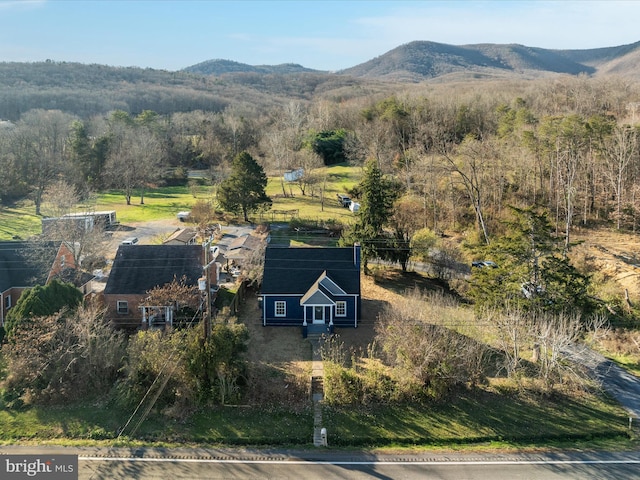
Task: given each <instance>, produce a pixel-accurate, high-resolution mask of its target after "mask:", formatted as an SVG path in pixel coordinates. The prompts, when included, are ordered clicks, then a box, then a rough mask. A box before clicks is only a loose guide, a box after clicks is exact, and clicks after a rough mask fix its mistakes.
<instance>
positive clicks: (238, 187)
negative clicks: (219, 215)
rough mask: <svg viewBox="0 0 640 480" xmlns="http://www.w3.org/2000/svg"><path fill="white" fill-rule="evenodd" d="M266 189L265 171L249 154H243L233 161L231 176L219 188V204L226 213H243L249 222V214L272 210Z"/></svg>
mask: <svg viewBox="0 0 640 480" xmlns="http://www.w3.org/2000/svg"><path fill="white" fill-rule="evenodd" d="M266 187H267V175H266V174H265V173H264V169H263V168H262V167H261V166H260V164H259V163H258V162H256V161H255V160H254V158H253V157H252V156H251V155H249V154H248V153H247V152H241V153H239V154H238V155H236V157H235V158H234V159H233V163H232V164H231V175H230V176H229V177H228V178H227V179H226V180H224V181H223V182H222V183H221V184H220V186H219V187H218V202H219V203H220V206H221V207H222V208H223V209H224V210H226V211H229V212H233V213H236V214H238V213H242V215H243V216H244V221H245V222H248V221H249V217H248V214H249V212H255V211H258V210H260V209H265V210H268V209H269V208H271V199H270V198H269V197H268V196H267V194H266V192H265V188H266Z"/></svg>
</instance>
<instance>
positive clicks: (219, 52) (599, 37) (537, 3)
mask: <svg viewBox="0 0 640 480" xmlns="http://www.w3.org/2000/svg"><path fill="white" fill-rule="evenodd" d="M639 21H640V1H637V0H624V1H599V0H582V1H570V0H555V1H545V0H534V1H526V0H520V1H512V0H493V1H482V0H475V1H463V0H449V1H435V0H433V1H426V0H414V1H384V0H343V1H338V0H323V1H314V0H297V1H294V0H288V1H269V0H257V1H250V0H236V1H222V0H198V1H190V0H181V1H173V0H141V1H136V0H0V61H18V62H34V61H43V60H46V59H51V60H55V61H68V62H81V63H98V64H104V65H114V66H139V67H149V68H159V69H165V70H179V69H181V68H184V67H187V66H190V65H194V64H196V63H199V62H202V61H205V60H210V59H216V58H222V59H228V60H234V61H237V62H242V63H248V64H251V65H263V64H269V65H273V64H280V63H299V64H301V65H304V66H305V67H309V68H315V69H319V70H339V69H342V68H347V67H351V66H354V65H357V64H359V63H362V62H365V61H367V60H370V59H372V58H374V57H376V56H379V55H382V54H384V53H386V52H387V51H389V50H391V49H393V48H395V47H397V46H399V45H402V44H404V43H408V42H411V41H413V40H430V41H434V42H441V43H449V44H453V45H465V44H471V43H519V44H523V45H527V46H531V47H542V48H557V49H586V48H599V47H609V46H617V45H624V44H628V43H634V42H637V41H640V28H638V22H639Z"/></svg>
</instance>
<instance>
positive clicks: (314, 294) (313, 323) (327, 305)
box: [260, 244, 361, 333]
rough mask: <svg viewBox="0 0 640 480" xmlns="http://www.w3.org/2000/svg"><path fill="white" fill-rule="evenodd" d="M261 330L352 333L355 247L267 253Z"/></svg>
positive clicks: (356, 297)
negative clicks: (294, 328)
mask: <svg viewBox="0 0 640 480" xmlns="http://www.w3.org/2000/svg"><path fill="white" fill-rule="evenodd" d="M260 302H261V303H262V324H263V325H264V326H270V325H284V326H299V327H304V330H303V332H305V333H306V332H307V329H309V330H312V329H316V330H320V331H333V327H357V326H358V320H359V319H360V310H361V299H360V245H358V244H356V245H354V246H353V247H344V248H343V247H340V248H291V247H276V246H274V247H268V248H267V249H266V252H265V260H264V276H263V280H262V290H261V291H260Z"/></svg>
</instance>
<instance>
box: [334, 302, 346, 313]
mask: <svg viewBox="0 0 640 480" xmlns="http://www.w3.org/2000/svg"><path fill="white" fill-rule="evenodd" d="M340 307H342V308H343V311H342V313H340V311H339V308H340ZM346 316H347V302H345V301H344V300H338V301H337V302H336V317H346Z"/></svg>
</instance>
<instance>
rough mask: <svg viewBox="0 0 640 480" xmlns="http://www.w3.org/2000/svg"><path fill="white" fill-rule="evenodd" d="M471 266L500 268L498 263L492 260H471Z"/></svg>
mask: <svg viewBox="0 0 640 480" xmlns="http://www.w3.org/2000/svg"><path fill="white" fill-rule="evenodd" d="M471 266H472V267H476V268H498V264H497V263H496V262H493V261H491V260H476V261H473V262H471Z"/></svg>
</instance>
